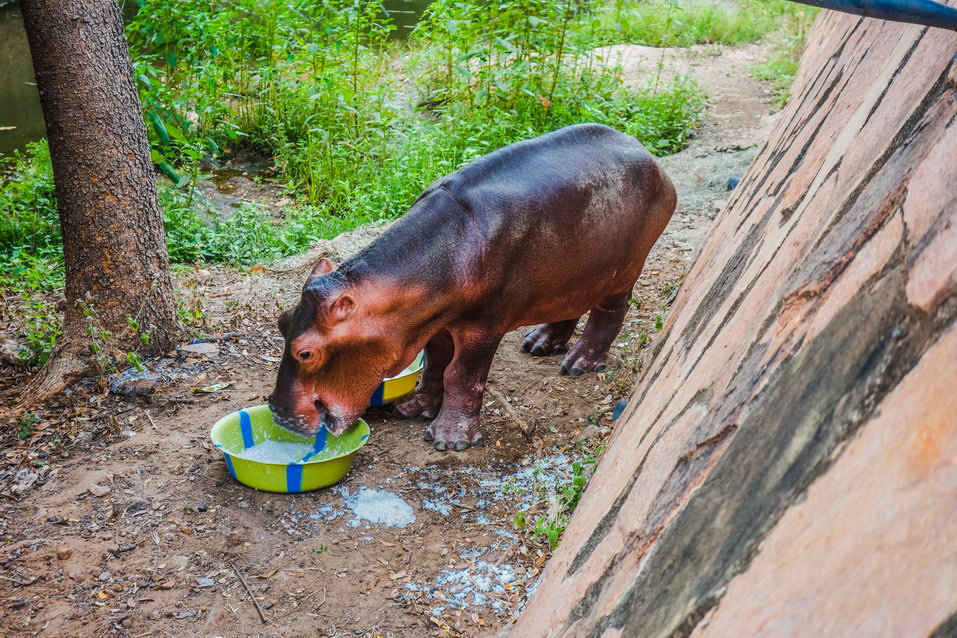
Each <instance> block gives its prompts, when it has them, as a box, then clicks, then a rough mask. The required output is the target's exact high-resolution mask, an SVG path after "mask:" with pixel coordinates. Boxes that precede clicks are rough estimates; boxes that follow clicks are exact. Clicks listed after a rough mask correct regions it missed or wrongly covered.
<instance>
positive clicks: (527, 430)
mask: <svg viewBox="0 0 957 638" xmlns="http://www.w3.org/2000/svg"><path fill="white" fill-rule="evenodd" d="M485 391H486V392H488V393H489V394H490V395H492V398H493V399H495V400H496V401H498V402H499V403H501V404H502V407H503V408H505V411H506V412H507V413H508V415H509V416H510V417H511V418H512V420H513V421H515V422H516V423H518V427H519V429H521V431H522V435H523V436H524V437H525V438H526V439H527V440H529V441H531V440H532V427H531V426H529V425H528V422H527V421H525V419H523V418H522V415H520V414H519V413H518V411H516V410H515V408H513V407H512V404H511V403H509V402H508V399H506V398H505V395H503V394H502V393H501V392H499V391H498V390H496V389H495V388H493V387H492V386H488V387H486V388H485Z"/></svg>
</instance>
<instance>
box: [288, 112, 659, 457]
mask: <svg viewBox="0 0 957 638" xmlns="http://www.w3.org/2000/svg"><path fill="white" fill-rule="evenodd" d="M675 203H676V198H675V190H674V187H673V186H672V184H671V181H670V180H669V179H668V177H667V176H666V175H665V173H664V172H663V171H662V169H661V168H660V167H659V166H658V164H657V163H656V162H655V161H654V159H653V158H652V156H651V155H650V154H649V153H648V151H647V150H645V148H644V147H643V146H642V145H641V144H640V143H638V141H636V140H635V139H634V138H632V137H630V136H628V135H625V134H624V133H621V132H619V131H616V130H614V129H612V128H609V127H606V126H602V125H598V124H579V125H575V126H570V127H567V128H563V129H561V130H558V131H555V132H553V133H548V134H546V135H542V136H541V137H537V138H534V139H531V140H527V141H523V142H519V143H516V144H512V145H510V146H507V147H505V148H502V149H500V150H498V151H495V152H493V153H490V154H489V155H486V156H484V157H481V158H479V159H477V160H475V161H473V162H471V163H470V164H468V165H466V166H464V167H462V168H461V169H459V170H457V171H456V172H454V173H452V174H451V175H448V176H446V177H443V178H441V179H439V180H436V181H435V182H434V183H433V184H431V185H430V186H429V187H428V188H427V189H426V190H425V192H424V193H422V195H421V196H419V198H418V199H417V200H416V201H415V202H414V203H413V204H412V206H411V207H410V209H409V211H408V212H407V213H406V214H405V215H404V216H403V217H402V218H401V219H400V220H399V221H398V222H396V223H395V224H394V225H393V226H392V227H391V228H390V229H389V230H388V231H386V232H385V233H383V234H382V235H381V236H380V237H379V238H378V239H377V240H376V241H375V242H373V243H372V244H371V245H369V246H368V247H367V248H366V249H364V250H363V251H362V252H360V253H359V254H357V255H356V256H355V257H353V258H351V259H349V260H348V261H346V262H345V263H343V264H342V265H341V266H339V268H338V269H335V268H334V267H333V265H332V264H331V263H330V262H329V261H328V260H327V259H322V260H320V261H319V262H318V263H317V264H316V266H315V268H313V271H312V272H311V273H310V275H309V277H308V279H307V281H306V283H305V285H304V287H303V290H302V298H301V299H300V301H299V303H298V304H297V305H296V306H295V307H294V308H292V309H290V310H287V311H286V312H284V313H283V314H282V316H281V317H280V319H279V327H280V330H281V331H282V334H283V336H284V337H285V351H284V353H283V358H282V363H281V364H280V367H279V374H278V378H277V381H276V389H275V392H274V393H273V394H272V395H271V396H270V405H271V407H272V409H273V413H274V415H275V417H276V420H277V422H278V423H280V424H281V425H283V426H284V427H286V428H288V429H290V430H293V431H295V432H299V433H302V434H305V435H312V434H314V433H315V432H316V431H317V430H318V429H319V428H320V427H322V426H325V427H326V428H328V429H329V431H330V432H332V433H333V434H338V433H341V432H343V431H344V430H345V429H346V428H348V427H349V425H350V424H352V423H353V422H354V421H355V420H356V419H357V418H358V417H359V415H360V414H362V412H363V411H364V410H365V408H366V406H367V405H368V403H369V399H370V398H371V397H372V394H373V392H375V390H376V388H377V386H378V385H379V383H380V382H381V381H382V379H383V378H385V377H388V376H393V375H396V374H398V373H399V372H400V371H402V370H403V369H404V368H405V367H406V366H408V365H409V363H411V361H412V360H413V358H414V357H415V356H416V354H417V353H418V352H419V350H421V349H422V348H423V347H424V348H425V351H426V356H427V364H426V368H425V371H424V373H423V376H422V380H421V382H420V384H419V387H418V388H417V390H416V392H415V393H414V394H413V395H412V396H411V397H410V398H408V399H407V400H405V401H404V402H402V403H400V404H398V405H397V406H396V411H397V412H398V413H399V414H401V415H404V416H408V417H415V416H422V417H426V418H430V419H432V422H431V424H430V425H429V427H428V429H427V431H426V435H425V438H426V440H427V441H432V442H433V444H434V446H435V448H436V449H437V450H448V449H453V450H463V449H466V448H468V447H469V446H470V445H476V444H478V443H479V442H480V441H481V439H482V434H481V430H480V427H479V411H480V408H481V405H482V395H483V393H484V391H485V383H486V378H487V376H488V371H489V366H490V365H491V363H492V358H493V356H494V355H495V351H496V349H497V347H498V345H499V342H500V341H501V339H502V337H503V336H504V335H505V333H507V332H509V331H510V330H514V329H516V328H518V327H520V326H526V325H534V324H541V325H538V327H536V328H535V329H533V330H532V331H531V332H529V333H528V334H527V335H526V337H525V341H524V348H525V349H526V350H527V351H529V352H531V353H532V354H533V355H539V356H545V355H551V354H555V353H559V352H565V351H566V348H567V344H568V341H569V339H570V338H571V336H572V334H573V332H574V330H575V326H576V324H577V322H578V320H579V318H580V317H581V316H582V315H584V314H585V313H588V312H590V315H589V318H588V322H587V324H586V326H585V330H584V333H583V334H582V336H581V338H580V339H579V340H578V341H577V342H576V343H575V344H574V345H572V346H571V348H570V349H567V353H566V354H565V356H564V358H563V360H562V362H561V367H560V371H561V373H562V374H570V375H572V376H578V375H581V374H583V373H586V372H591V371H601V370H603V369H604V368H605V365H606V358H607V355H608V348H609V346H610V345H611V344H612V342H613V341H614V339H615V337H616V336H617V335H618V332H619V330H620V329H621V325H622V321H623V320H624V316H625V312H626V309H627V302H628V299H629V297H630V296H631V290H632V287H633V286H634V284H635V281H636V280H637V279H638V276H639V274H640V273H641V269H642V266H643V265H644V262H645V257H646V256H647V255H648V252H649V250H651V247H652V245H653V244H654V243H655V241H656V240H657V238H658V236H659V235H660V234H661V232H662V230H664V228H665V226H666V225H667V223H668V220H669V219H670V218H671V215H672V213H673V212H674V209H675Z"/></svg>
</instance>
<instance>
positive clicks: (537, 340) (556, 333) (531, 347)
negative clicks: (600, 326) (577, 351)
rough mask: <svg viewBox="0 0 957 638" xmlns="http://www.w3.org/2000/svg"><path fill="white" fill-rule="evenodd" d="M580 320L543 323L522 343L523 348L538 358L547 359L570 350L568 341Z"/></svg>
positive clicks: (526, 336)
mask: <svg viewBox="0 0 957 638" xmlns="http://www.w3.org/2000/svg"><path fill="white" fill-rule="evenodd" d="M577 325H578V319H569V320H568V321H556V322H554V323H543V324H542V325H540V326H538V327H537V328H535V329H534V330H532V331H531V332H529V333H528V334H527V335H525V340H524V341H523V342H522V348H523V349H524V350H525V351H526V352H531V353H532V354H533V355H535V356H536V357H547V356H548V355H551V354H558V353H559V352H565V351H567V350H568V348H567V344H568V340H569V339H570V338H571V336H572V334H573V333H574V332H575V327H576V326H577Z"/></svg>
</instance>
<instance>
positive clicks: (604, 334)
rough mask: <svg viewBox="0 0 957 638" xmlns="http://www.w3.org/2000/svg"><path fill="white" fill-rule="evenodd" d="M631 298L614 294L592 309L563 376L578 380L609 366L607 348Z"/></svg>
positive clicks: (623, 318)
mask: <svg viewBox="0 0 957 638" xmlns="http://www.w3.org/2000/svg"><path fill="white" fill-rule="evenodd" d="M630 295H631V292H630V291H628V292H624V293H621V294H617V295H611V296H609V297H606V298H605V299H603V300H602V302H601V303H600V304H598V305H597V306H595V307H594V308H592V309H591V313H590V314H589V315H588V323H587V324H586V325H585V332H583V333H582V336H581V339H579V340H578V342H577V343H576V344H575V345H574V346H572V349H571V350H569V351H568V354H566V355H565V359H564V360H563V361H562V365H561V368H560V370H559V371H560V372H561V374H563V375H569V374H570V375H571V376H573V377H577V376H581V375H582V374H584V373H586V372H592V371H594V372H601V371H602V370H604V369H605V368H606V367H607V359H608V349H609V348H610V347H611V344H612V342H613V341H614V340H615V337H617V336H618V333H619V332H620V331H621V324H622V323H624V321H625V314H626V313H627V312H628V297H629V296H630Z"/></svg>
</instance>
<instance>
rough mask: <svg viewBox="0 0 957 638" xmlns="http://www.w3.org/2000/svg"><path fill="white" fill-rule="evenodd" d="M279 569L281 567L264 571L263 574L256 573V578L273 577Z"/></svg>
mask: <svg viewBox="0 0 957 638" xmlns="http://www.w3.org/2000/svg"><path fill="white" fill-rule="evenodd" d="M278 571H279V569H278V568H277V569H273V570H271V571H268V572H263V573H261V574H256V578H272V577H273V576H275V575H276V572H278Z"/></svg>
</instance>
